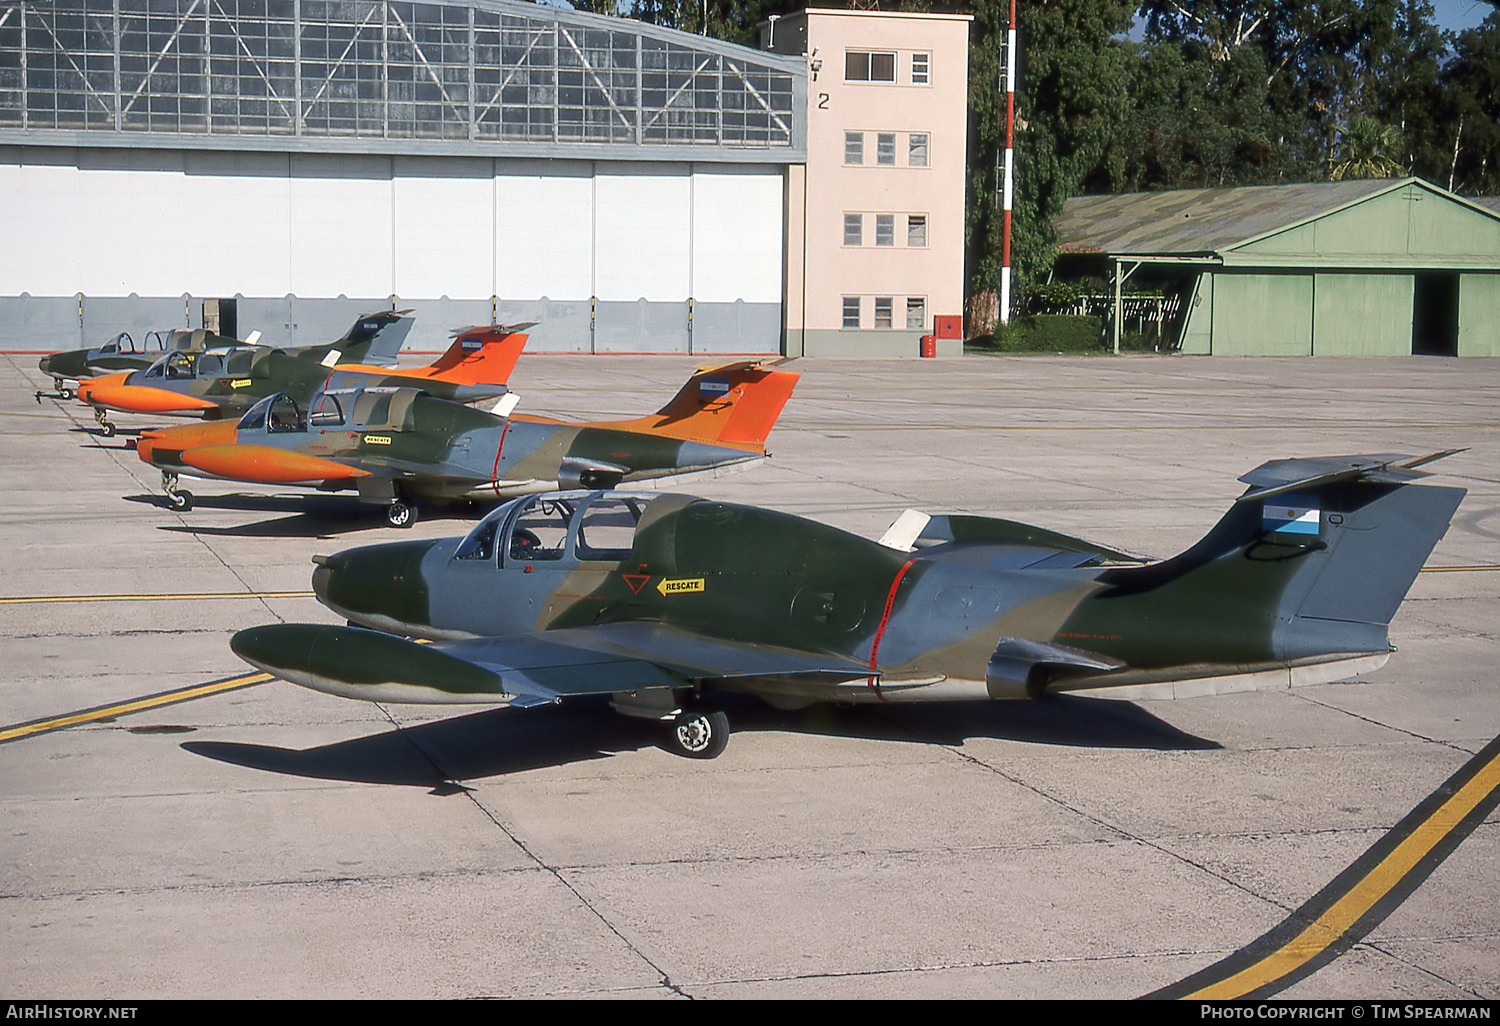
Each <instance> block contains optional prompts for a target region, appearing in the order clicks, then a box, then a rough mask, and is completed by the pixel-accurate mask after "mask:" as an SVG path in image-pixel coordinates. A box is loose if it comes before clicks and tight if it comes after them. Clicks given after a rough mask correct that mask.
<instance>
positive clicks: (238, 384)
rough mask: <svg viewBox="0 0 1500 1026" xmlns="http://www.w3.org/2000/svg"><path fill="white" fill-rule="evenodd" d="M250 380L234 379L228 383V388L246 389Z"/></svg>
mask: <svg viewBox="0 0 1500 1026" xmlns="http://www.w3.org/2000/svg"><path fill="white" fill-rule="evenodd" d="M251 380H252V379H250V378H235V379H234V380H233V381H231V382H230V383H229V387H230V388H248V387H250V383H251Z"/></svg>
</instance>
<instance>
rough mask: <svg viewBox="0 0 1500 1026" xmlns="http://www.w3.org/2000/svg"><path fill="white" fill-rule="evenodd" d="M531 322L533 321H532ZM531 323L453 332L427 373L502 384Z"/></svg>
mask: <svg viewBox="0 0 1500 1026" xmlns="http://www.w3.org/2000/svg"><path fill="white" fill-rule="evenodd" d="M532 323H533V324H534V323H535V322H532ZM531 326H532V324H515V325H510V326H507V325H504V324H482V325H477V326H475V327H472V328H462V329H460V330H458V331H457V332H455V333H454V337H453V344H452V345H450V346H449V347H448V351H447V352H445V353H444V354H443V355H442V356H440V357H438V359H437V362H436V363H434V364H433V365H432V366H431V367H430V368H428V373H427V375H426V376H427V377H430V378H435V379H437V380H439V381H449V382H452V383H454V384H458V385H503V384H505V383H506V382H508V381H509V380H510V375H511V371H513V370H514V369H515V366H516V361H517V360H518V359H520V357H521V350H522V349H525V348H526V340H527V339H528V338H530V336H529V335H527V334H526V329H527V328H529V327H531Z"/></svg>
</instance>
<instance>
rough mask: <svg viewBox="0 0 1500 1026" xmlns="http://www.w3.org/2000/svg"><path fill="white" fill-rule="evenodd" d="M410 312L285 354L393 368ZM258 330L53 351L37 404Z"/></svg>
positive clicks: (160, 335) (372, 319)
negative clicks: (46, 385) (48, 381)
mask: <svg viewBox="0 0 1500 1026" xmlns="http://www.w3.org/2000/svg"><path fill="white" fill-rule="evenodd" d="M409 313H411V311H410V310H377V311H375V312H374V313H367V314H360V315H359V317H358V319H357V320H355V322H354V326H353V327H352V328H350V329H349V332H348V334H346V335H345V336H344V337H343V338H341V339H339V340H337V341H336V342H333V343H330V344H327V345H318V346H299V347H297V348H294V349H287V350H284V351H285V352H287V353H290V354H291V355H293V356H303V355H307V354H312V356H313V358H314V359H318V360H321V359H322V358H323V357H324V355H326V354H327V352H328V351H329V350H330V349H335V348H336V349H339V350H340V351H341V352H343V353H344V354H345V355H346V356H347V357H348V358H349V359H351V360H354V359H361V360H364V361H366V362H368V363H372V364H378V365H380V366H382V367H387V366H394V365H395V363H396V354H397V353H399V352H400V351H401V346H402V345H403V344H404V343H405V342H406V335H407V333H408V332H409V331H411V325H412V322H411V318H409V317H406V316H405V315H406V314H409ZM259 338H260V332H258V331H256V332H251V334H250V336H249V337H248V338H246V339H243V340H241V339H235V338H229V337H227V336H225V335H219V334H217V333H215V332H212V331H207V330H205V329H203V328H196V329H191V330H189V329H176V330H173V329H167V330H163V331H152V332H148V333H147V334H146V336H145V337H144V338H143V339H142V340H141V341H140V342H139V343H137V342H136V341H135V339H133V338H131V337H130V333H129V332H127V331H122V332H120V333H119V334H118V335H116V336H115V337H114V338H112V339H110V340H109V341H108V342H106V343H104V345H102V346H95V347H94V348H92V349H74V350H71V351H69V352H63V353H52V354H50V355H48V356H44V357H42V358H41V359H40V360H38V361H37V366H38V367H40V368H41V371H42V373H43V374H50V375H51V376H52V384H53V388H54V389H55V392H53V393H50V394H49V393H46V392H38V393H37V394H36V397H37V402H41V401H42V399H44V398H54V399H71V398H73V395H74V392H75V389H72V388H69V387H68V386H67V382H69V381H73V382H78V381H83V380H85V379H87V378H93V377H98V376H100V375H101V374H118V373H120V372H121V371H126V372H129V371H137V370H145V369H146V368H147V367H150V366H151V365H152V364H153V363H155V362H156V361H157V360H159V359H161V358H162V357H163V356H165V355H166V354H168V353H202V352H205V351H206V350H209V349H226V348H229V347H231V346H245V345H258V344H259V341H258V340H259Z"/></svg>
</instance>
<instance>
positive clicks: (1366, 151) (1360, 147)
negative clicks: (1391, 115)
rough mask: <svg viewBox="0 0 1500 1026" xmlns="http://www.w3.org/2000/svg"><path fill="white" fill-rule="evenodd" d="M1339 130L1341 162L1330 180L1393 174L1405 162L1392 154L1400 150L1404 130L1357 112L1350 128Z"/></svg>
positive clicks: (1396, 172) (1381, 176) (1395, 173)
mask: <svg viewBox="0 0 1500 1026" xmlns="http://www.w3.org/2000/svg"><path fill="white" fill-rule="evenodd" d="M1338 132H1339V141H1340V145H1339V158H1340V159H1339V162H1338V163H1337V164H1335V165H1334V166H1333V173H1332V174H1330V175H1329V176H1328V178H1329V181H1334V182H1337V181H1341V180H1343V179H1345V178H1390V177H1391V176H1393V175H1397V174H1400V173H1401V171H1402V166H1401V163H1400V162H1399V161H1397V160H1395V159H1393V158H1392V157H1390V156H1389V154H1391V153H1399V152H1400V147H1401V132H1400V130H1399V129H1398V128H1396V126H1394V125H1386V124H1382V123H1381V122H1379V121H1377V120H1376V119H1375V118H1372V117H1370V116H1369V115H1367V114H1356V115H1354V116H1353V117H1352V118H1350V119H1349V125H1348V127H1347V128H1341V129H1339V130H1338Z"/></svg>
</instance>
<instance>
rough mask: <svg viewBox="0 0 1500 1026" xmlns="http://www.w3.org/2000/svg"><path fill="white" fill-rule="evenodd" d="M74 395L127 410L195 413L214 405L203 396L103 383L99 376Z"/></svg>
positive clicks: (95, 402)
mask: <svg viewBox="0 0 1500 1026" xmlns="http://www.w3.org/2000/svg"><path fill="white" fill-rule="evenodd" d="M110 377H115V375H110ZM78 397H79V398H80V399H82V400H83V401H84V402H86V403H88V404H89V405H90V406H107V407H109V408H110V409H112V410H124V411H126V412H127V413H197V412H199V411H202V410H211V409H213V408H214V407H216V406H218V403H212V402H209V401H208V400H207V399H199V398H198V397H196V396H191V395H183V394H182V393H181V392H170V391H168V390H167V389H165V388H147V387H146V386H144V385H125V384H118V385H116V384H107V383H106V382H104V381H102V380H99V379H94V380H92V381H90V382H89V386H88V388H87V389H85V388H84V387H83V386H82V385H80V386H79V388H78Z"/></svg>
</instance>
